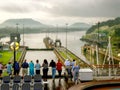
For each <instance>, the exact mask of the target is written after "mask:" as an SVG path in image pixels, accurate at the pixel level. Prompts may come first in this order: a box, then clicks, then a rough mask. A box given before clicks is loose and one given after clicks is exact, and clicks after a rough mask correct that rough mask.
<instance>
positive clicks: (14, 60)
mask: <svg viewBox="0 0 120 90" xmlns="http://www.w3.org/2000/svg"><path fill="white" fill-rule="evenodd" d="M15 61H16V50H15V42H14V64H13V66H14V74H15Z"/></svg>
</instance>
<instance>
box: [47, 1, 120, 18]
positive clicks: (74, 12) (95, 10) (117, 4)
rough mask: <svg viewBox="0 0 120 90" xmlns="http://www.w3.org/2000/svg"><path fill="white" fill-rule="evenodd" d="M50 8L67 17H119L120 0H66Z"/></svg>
mask: <svg viewBox="0 0 120 90" xmlns="http://www.w3.org/2000/svg"><path fill="white" fill-rule="evenodd" d="M66 1H68V2H59V3H56V4H54V5H53V7H52V8H50V9H48V12H49V13H51V14H52V15H55V16H66V17H117V16H119V15H120V12H119V10H120V0H66Z"/></svg>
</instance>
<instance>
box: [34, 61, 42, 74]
mask: <svg viewBox="0 0 120 90" xmlns="http://www.w3.org/2000/svg"><path fill="white" fill-rule="evenodd" d="M35 68H36V74H40V68H41V66H40V64H39V60H36V64H35Z"/></svg>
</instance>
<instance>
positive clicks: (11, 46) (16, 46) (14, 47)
mask: <svg viewBox="0 0 120 90" xmlns="http://www.w3.org/2000/svg"><path fill="white" fill-rule="evenodd" d="M10 48H11V49H12V50H13V55H14V63H13V66H14V72H15V61H16V50H18V49H19V43H18V42H16V41H14V42H12V43H11V44H10Z"/></svg>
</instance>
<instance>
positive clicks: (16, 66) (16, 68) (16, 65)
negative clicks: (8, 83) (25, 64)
mask: <svg viewBox="0 0 120 90" xmlns="http://www.w3.org/2000/svg"><path fill="white" fill-rule="evenodd" d="M15 70H19V63H17V62H16V63H15Z"/></svg>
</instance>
